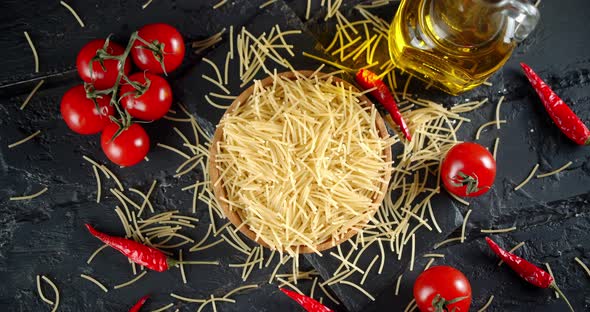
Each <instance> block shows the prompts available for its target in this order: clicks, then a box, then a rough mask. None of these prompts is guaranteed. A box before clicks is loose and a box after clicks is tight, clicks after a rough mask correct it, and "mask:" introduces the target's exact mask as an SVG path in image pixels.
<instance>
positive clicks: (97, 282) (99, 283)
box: [80, 274, 109, 292]
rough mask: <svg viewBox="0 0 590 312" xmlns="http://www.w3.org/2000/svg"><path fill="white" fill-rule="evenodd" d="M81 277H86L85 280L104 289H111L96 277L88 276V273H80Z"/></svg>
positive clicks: (105, 290) (106, 290)
mask: <svg viewBox="0 0 590 312" xmlns="http://www.w3.org/2000/svg"><path fill="white" fill-rule="evenodd" d="M80 277H81V278H83V279H85V280H88V281H90V282H92V283H94V284H95V285H96V286H98V287H100V289H102V291H104V292H109V290H108V289H107V288H106V287H105V286H104V285H103V284H102V283H101V282H99V281H98V280H97V279H95V278H94V277H92V276H88V275H86V274H80Z"/></svg>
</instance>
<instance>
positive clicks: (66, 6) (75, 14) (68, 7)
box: [59, 1, 84, 27]
mask: <svg viewBox="0 0 590 312" xmlns="http://www.w3.org/2000/svg"><path fill="white" fill-rule="evenodd" d="M59 3H60V4H61V5H63V6H64V7H65V8H66V9H68V11H70V13H72V15H73V16H74V18H75V19H76V21H78V24H80V27H84V22H83V21H82V19H81V18H80V16H79V15H78V13H76V11H74V9H73V8H72V7H71V6H70V5H69V4H67V3H65V2H63V1H60V2H59Z"/></svg>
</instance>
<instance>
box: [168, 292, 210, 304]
mask: <svg viewBox="0 0 590 312" xmlns="http://www.w3.org/2000/svg"><path fill="white" fill-rule="evenodd" d="M170 297H172V298H175V299H178V300H182V301H186V302H193V303H204V302H205V301H207V300H205V299H194V298H188V297H183V296H179V295H177V294H175V293H170Z"/></svg>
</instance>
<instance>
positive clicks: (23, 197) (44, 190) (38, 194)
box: [9, 187, 48, 200]
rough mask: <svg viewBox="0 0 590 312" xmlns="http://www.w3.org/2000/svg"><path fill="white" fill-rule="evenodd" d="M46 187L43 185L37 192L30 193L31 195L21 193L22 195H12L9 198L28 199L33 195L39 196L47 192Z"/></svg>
mask: <svg viewBox="0 0 590 312" xmlns="http://www.w3.org/2000/svg"><path fill="white" fill-rule="evenodd" d="M47 190H48V189H47V187H44V188H43V189H42V190H40V191H39V192H37V193H34V194H31V195H23V196H14V197H10V198H9V200H29V199H33V198H35V197H39V196H41V195H42V194H43V193H45V192H47Z"/></svg>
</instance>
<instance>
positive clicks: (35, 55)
mask: <svg viewBox="0 0 590 312" xmlns="http://www.w3.org/2000/svg"><path fill="white" fill-rule="evenodd" d="M24 34H25V38H26V39H27V43H29V47H30V48H31V51H32V52H33V57H34V60H35V73H38V72H39V55H38V54H37V49H35V45H34V44H33V40H31V36H29V33H28V32H26V31H25V32H24ZM39 84H43V80H41V82H39ZM37 86H39V85H37ZM35 89H38V88H35ZM31 93H34V92H31ZM25 102H27V101H25ZM25 105H26V104H23V106H21V110H22V109H23V108H24V106H25Z"/></svg>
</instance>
